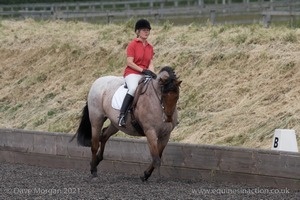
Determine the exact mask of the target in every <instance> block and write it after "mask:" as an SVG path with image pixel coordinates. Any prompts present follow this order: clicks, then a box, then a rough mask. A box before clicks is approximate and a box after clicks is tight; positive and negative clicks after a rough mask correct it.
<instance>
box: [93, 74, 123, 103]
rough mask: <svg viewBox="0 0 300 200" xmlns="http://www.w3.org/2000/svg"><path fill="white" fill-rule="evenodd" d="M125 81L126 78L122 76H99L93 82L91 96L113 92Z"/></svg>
mask: <svg viewBox="0 0 300 200" xmlns="http://www.w3.org/2000/svg"><path fill="white" fill-rule="evenodd" d="M123 83H124V78H123V77H120V76H103V77H100V78H98V79H97V80H95V81H94V83H93V84H92V87H91V89H90V92H89V98H90V97H92V96H94V95H96V96H98V95H103V93H106V94H107V93H111V92H112V91H113V92H114V91H116V89H117V88H118V87H119V86H120V85H122V84H123Z"/></svg>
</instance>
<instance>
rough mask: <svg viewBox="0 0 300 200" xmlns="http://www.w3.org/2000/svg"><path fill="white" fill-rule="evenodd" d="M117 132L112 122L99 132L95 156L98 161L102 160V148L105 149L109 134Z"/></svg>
mask: <svg viewBox="0 0 300 200" xmlns="http://www.w3.org/2000/svg"><path fill="white" fill-rule="evenodd" d="M117 132H118V129H117V128H116V127H115V126H113V125H112V124H110V125H109V126H108V127H106V128H103V129H102V132H101V134H100V143H101V146H100V151H99V152H98V154H97V158H98V160H99V162H100V161H102V160H103V153H104V149H105V144H106V142H107V140H108V139H109V138H110V136H112V135H114V134H115V133H117Z"/></svg>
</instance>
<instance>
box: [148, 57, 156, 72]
mask: <svg viewBox="0 0 300 200" xmlns="http://www.w3.org/2000/svg"><path fill="white" fill-rule="evenodd" d="M148 69H149V70H151V71H152V72H154V66H153V61H152V59H151V60H150V64H149V67H148ZM154 73H155V72H154Z"/></svg>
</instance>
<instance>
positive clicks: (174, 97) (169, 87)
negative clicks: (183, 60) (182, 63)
mask: <svg viewBox="0 0 300 200" xmlns="http://www.w3.org/2000/svg"><path fill="white" fill-rule="evenodd" d="M158 82H159V84H160V85H161V95H162V96H161V103H162V106H163V109H164V113H165V115H166V116H167V119H166V120H165V121H166V122H172V116H173V114H174V112H175V109H176V104H177V101H178V99H179V86H180V84H181V82H182V81H180V80H178V77H177V76H176V74H175V72H174V70H173V69H172V68H171V67H163V68H162V69H161V70H160V72H159V74H158Z"/></svg>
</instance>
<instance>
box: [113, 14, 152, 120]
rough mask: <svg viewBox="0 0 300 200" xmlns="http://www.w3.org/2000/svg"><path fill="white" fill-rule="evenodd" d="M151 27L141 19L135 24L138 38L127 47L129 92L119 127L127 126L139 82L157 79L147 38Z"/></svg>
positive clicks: (126, 73)
mask: <svg viewBox="0 0 300 200" xmlns="http://www.w3.org/2000/svg"><path fill="white" fill-rule="evenodd" d="M150 30H151V26H150V23H149V21H147V20H146V19H140V20H138V21H137V22H136V24H135V29H134V31H135V33H136V35H137V37H136V38H135V39H133V40H132V41H131V42H130V43H129V44H128V46H127V67H126V69H125V71H124V78H125V82H126V85H127V87H128V92H127V94H126V96H125V99H124V101H123V104H122V107H121V110H120V116H119V121H118V125H119V126H125V125H126V120H125V113H126V111H127V110H128V108H129V105H130V104H131V102H132V100H133V97H134V93H135V90H136V88H137V86H138V82H139V80H140V79H141V78H142V77H143V75H148V76H151V77H152V78H154V79H155V78H156V74H155V73H154V67H153V63H152V59H153V55H154V52H153V46H152V45H151V44H149V43H148V41H147V38H148V36H149V35H150Z"/></svg>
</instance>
